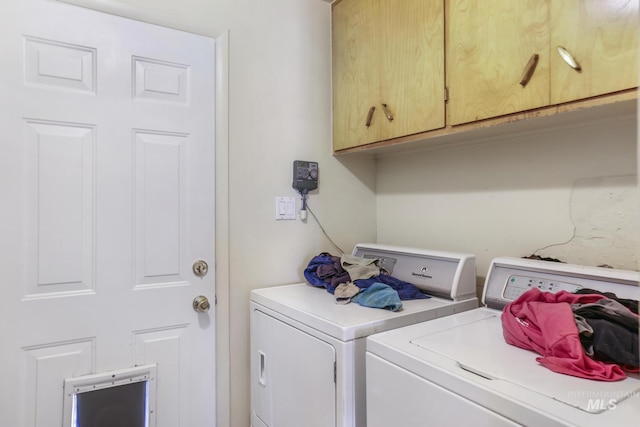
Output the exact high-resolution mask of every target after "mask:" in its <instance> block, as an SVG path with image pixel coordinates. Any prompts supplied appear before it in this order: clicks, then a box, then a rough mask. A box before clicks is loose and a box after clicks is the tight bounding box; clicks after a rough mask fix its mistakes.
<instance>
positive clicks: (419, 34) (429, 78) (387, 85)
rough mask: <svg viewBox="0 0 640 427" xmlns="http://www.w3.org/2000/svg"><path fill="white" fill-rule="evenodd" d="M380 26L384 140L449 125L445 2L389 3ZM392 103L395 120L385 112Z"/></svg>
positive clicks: (381, 114) (382, 8) (383, 12)
mask: <svg viewBox="0 0 640 427" xmlns="http://www.w3.org/2000/svg"><path fill="white" fill-rule="evenodd" d="M381 3H382V7H381V15H380V16H381V19H380V21H379V25H378V28H379V33H380V36H379V41H380V43H379V49H380V51H381V52H382V56H381V57H380V60H379V68H380V99H379V101H378V105H377V107H378V108H379V109H380V117H378V119H379V120H382V122H383V123H384V125H383V126H381V132H382V135H381V138H380V139H381V140H386V139H391V138H396V137H400V136H405V135H410V134H414V133H419V132H425V131H428V130H433V129H438V128H442V127H444V125H445V116H444V112H445V108H444V102H445V100H444V98H445V85H444V2H442V1H424V0H410V1H402V2H395V1H383V2H381ZM382 104H386V106H387V107H386V108H387V110H388V114H389V116H390V118H387V117H386V115H385V114H384V111H383V106H382Z"/></svg>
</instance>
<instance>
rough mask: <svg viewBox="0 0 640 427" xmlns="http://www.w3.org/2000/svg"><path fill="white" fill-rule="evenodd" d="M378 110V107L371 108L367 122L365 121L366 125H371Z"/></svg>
mask: <svg viewBox="0 0 640 427" xmlns="http://www.w3.org/2000/svg"><path fill="white" fill-rule="evenodd" d="M374 111H376V107H375V106H374V107H371V108H369V114H367V122H366V123H365V126H366V127H369V126H371V119H372V118H373V112H374Z"/></svg>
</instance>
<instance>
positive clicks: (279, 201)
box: [276, 196, 296, 220]
mask: <svg viewBox="0 0 640 427" xmlns="http://www.w3.org/2000/svg"><path fill="white" fill-rule="evenodd" d="M276 219H278V220H280V219H296V198H295V197H280V196H278V197H276Z"/></svg>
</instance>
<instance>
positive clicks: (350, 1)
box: [332, 0, 383, 150]
mask: <svg viewBox="0 0 640 427" xmlns="http://www.w3.org/2000/svg"><path fill="white" fill-rule="evenodd" d="M379 4H380V0H345V1H341V2H339V3H336V4H335V5H334V6H333V11H332V55H333V148H334V150H341V149H344V148H350V147H355V146H359V145H363V144H367V143H369V142H373V141H378V140H380V138H381V137H380V125H382V124H383V123H382V110H381V107H380V104H379V100H378V98H379V95H378V94H379V83H378V81H379V77H378V74H379V71H380V70H379V68H378V66H377V62H378V61H379V55H380V52H379V46H378V44H377V41H378V33H379V28H377V24H376V23H377V20H378V16H379V12H378V7H379ZM371 108H375V111H374V112H373V115H372V116H371V120H370V123H369V126H367V116H368V114H369V111H370V110H371Z"/></svg>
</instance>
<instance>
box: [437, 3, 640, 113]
mask: <svg viewBox="0 0 640 427" xmlns="http://www.w3.org/2000/svg"><path fill="white" fill-rule="evenodd" d="M448 4H449V9H448V18H447V19H448V21H447V23H448V43H449V47H448V51H447V85H448V87H449V90H450V102H449V108H450V110H449V121H448V124H451V125H458V124H462V123H469V122H474V121H477V120H483V119H487V118H493V117H499V116H503V115H508V114H512V113H517V112H521V111H527V110H533V109H536V108H539V107H545V106H548V105H556V104H561V103H566V102H571V101H576V100H580V99H584V98H590V97H594V96H598V95H603V94H609V93H613V92H617V91H622V90H625V89H631V88H634V87H637V86H638V77H637V76H638V65H637V64H638V0H526V1H525V0H518V1H513V0H482V1H479V0H451V1H449V2H448ZM558 46H561V47H562V48H564V50H565V51H566V52H569V53H570V54H571V55H572V57H573V58H574V59H575V61H576V62H577V63H578V64H579V67H580V70H579V71H578V70H576V69H574V68H571V67H570V66H569V65H568V64H567V62H566V61H565V60H563V59H562V56H561V55H560V54H559V53H558V49H557V48H558ZM533 54H537V55H538V63H537V66H536V67H535V70H534V71H533V73H532V75H531V79H530V80H529V82H528V83H527V84H526V85H522V84H520V83H519V82H520V80H521V76H522V75H523V74H524V73H525V71H524V70H525V68H526V64H527V63H528V61H529V59H530V58H531V56H532V55H533Z"/></svg>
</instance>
